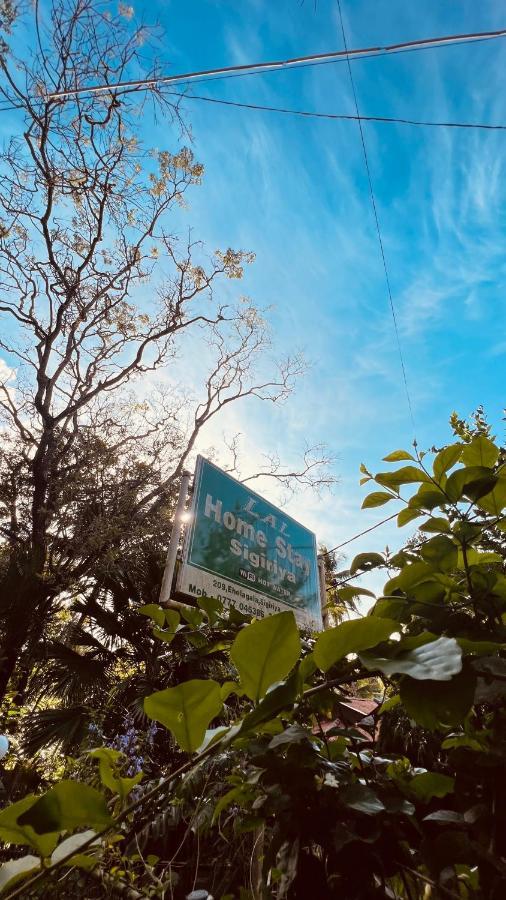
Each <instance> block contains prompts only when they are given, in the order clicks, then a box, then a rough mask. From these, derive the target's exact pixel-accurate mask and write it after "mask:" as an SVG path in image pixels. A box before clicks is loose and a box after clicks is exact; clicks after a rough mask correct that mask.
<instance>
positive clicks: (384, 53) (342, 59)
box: [183, 35, 499, 84]
mask: <svg viewBox="0 0 506 900" xmlns="http://www.w3.org/2000/svg"><path fill="white" fill-rule="evenodd" d="M497 36H498V37H499V35H497ZM488 40H490V38H488V37H480V38H478V37H477V38H476V39H474V40H472V41H471V40H462V41H459V40H455V41H452V43H451V44H429V45H428V46H421V47H404V48H399V49H398V50H380V51H379V52H378V53H374V54H373V55H371V54H368V53H364V54H363V55H361V54H360V51H357V55H356V56H354V57H353V59H354V60H360V59H380V58H382V57H384V56H396V55H397V54H399V53H420V51H423V50H444V49H445V48H446V47H461V46H462V45H463V44H483V43H484V42H485V41H488ZM345 62H346V58H345V57H339V59H322V60H317V61H315V62H307V63H300V64H299V65H293V66H291V68H292V69H310V68H312V67H313V66H334V65H336V64H337V63H345ZM283 71H284V69H264V70H260V71H257V70H256V69H254V70H253V71H252V72H231V73H229V74H228V75H215V76H212V77H210V78H199V84H209V83H210V82H212V81H225V80H227V79H228V78H248V77H249V76H250V75H251V76H253V75H271V74H276V72H283ZM183 83H184V82H183Z"/></svg>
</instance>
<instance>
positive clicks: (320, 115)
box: [171, 91, 506, 131]
mask: <svg viewBox="0 0 506 900" xmlns="http://www.w3.org/2000/svg"><path fill="white" fill-rule="evenodd" d="M171 94H173V96H175V97H181V98H183V99H186V100H202V101H203V102H205V103H217V104H219V105H223V106H234V107H238V108H239V109H253V110H260V111H263V112H274V113H283V114H284V115H289V116H302V117H305V118H310V119H332V120H334V121H335V120H338V121H345V122H358V121H359V120H361V121H362V122H379V123H385V124H387V125H418V126H423V127H426V128H478V129H484V130H485V131H506V124H505V125H501V124H497V125H495V124H490V125H489V124H487V123H485V122H434V121H425V120H422V119H402V118H396V117H394V116H364V115H362V114H360V115H359V116H357V115H354V116H353V115H345V114H344V113H327V112H317V111H313V110H307V109H291V108H288V107H282V106H264V105H263V104H260V103H240V102H239V101H238V100H224V99H223V98H221V97H204V96H202V95H201V94H186V93H180V92H177V91H171Z"/></svg>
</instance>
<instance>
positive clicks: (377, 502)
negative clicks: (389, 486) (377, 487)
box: [362, 491, 396, 509]
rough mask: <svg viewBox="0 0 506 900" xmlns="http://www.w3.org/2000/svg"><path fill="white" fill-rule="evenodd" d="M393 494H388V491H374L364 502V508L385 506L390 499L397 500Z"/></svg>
mask: <svg viewBox="0 0 506 900" xmlns="http://www.w3.org/2000/svg"><path fill="white" fill-rule="evenodd" d="M395 499H396V498H395V497H394V495H393V494H387V493H386V491H373V493H372V494H368V495H367V497H366V498H365V500H364V502H363V503H362V509H372V507H374V506H384V504H385V503H388V501H389V500H395Z"/></svg>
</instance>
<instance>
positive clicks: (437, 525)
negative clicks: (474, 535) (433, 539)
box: [419, 516, 450, 533]
mask: <svg viewBox="0 0 506 900" xmlns="http://www.w3.org/2000/svg"><path fill="white" fill-rule="evenodd" d="M419 527H420V531H425V532H429V533H431V532H437V533H441V532H445V533H446V532H448V531H450V523H449V521H448V519H443V518H442V517H441V518H438V517H437V516H433V517H432V518H430V519H429V520H428V521H427V522H424V523H423V524H422V525H420V526H419Z"/></svg>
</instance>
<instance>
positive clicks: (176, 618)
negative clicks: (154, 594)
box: [165, 609, 181, 631]
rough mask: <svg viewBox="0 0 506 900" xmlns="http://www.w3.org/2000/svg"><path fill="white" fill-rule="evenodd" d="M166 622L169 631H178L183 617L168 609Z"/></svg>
mask: <svg viewBox="0 0 506 900" xmlns="http://www.w3.org/2000/svg"><path fill="white" fill-rule="evenodd" d="M165 621H166V623H167V626H168V630H169V631H177V629H178V627H179V623H180V622H181V616H180V615H179V613H178V612H177V610H175V609H166V610H165Z"/></svg>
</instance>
